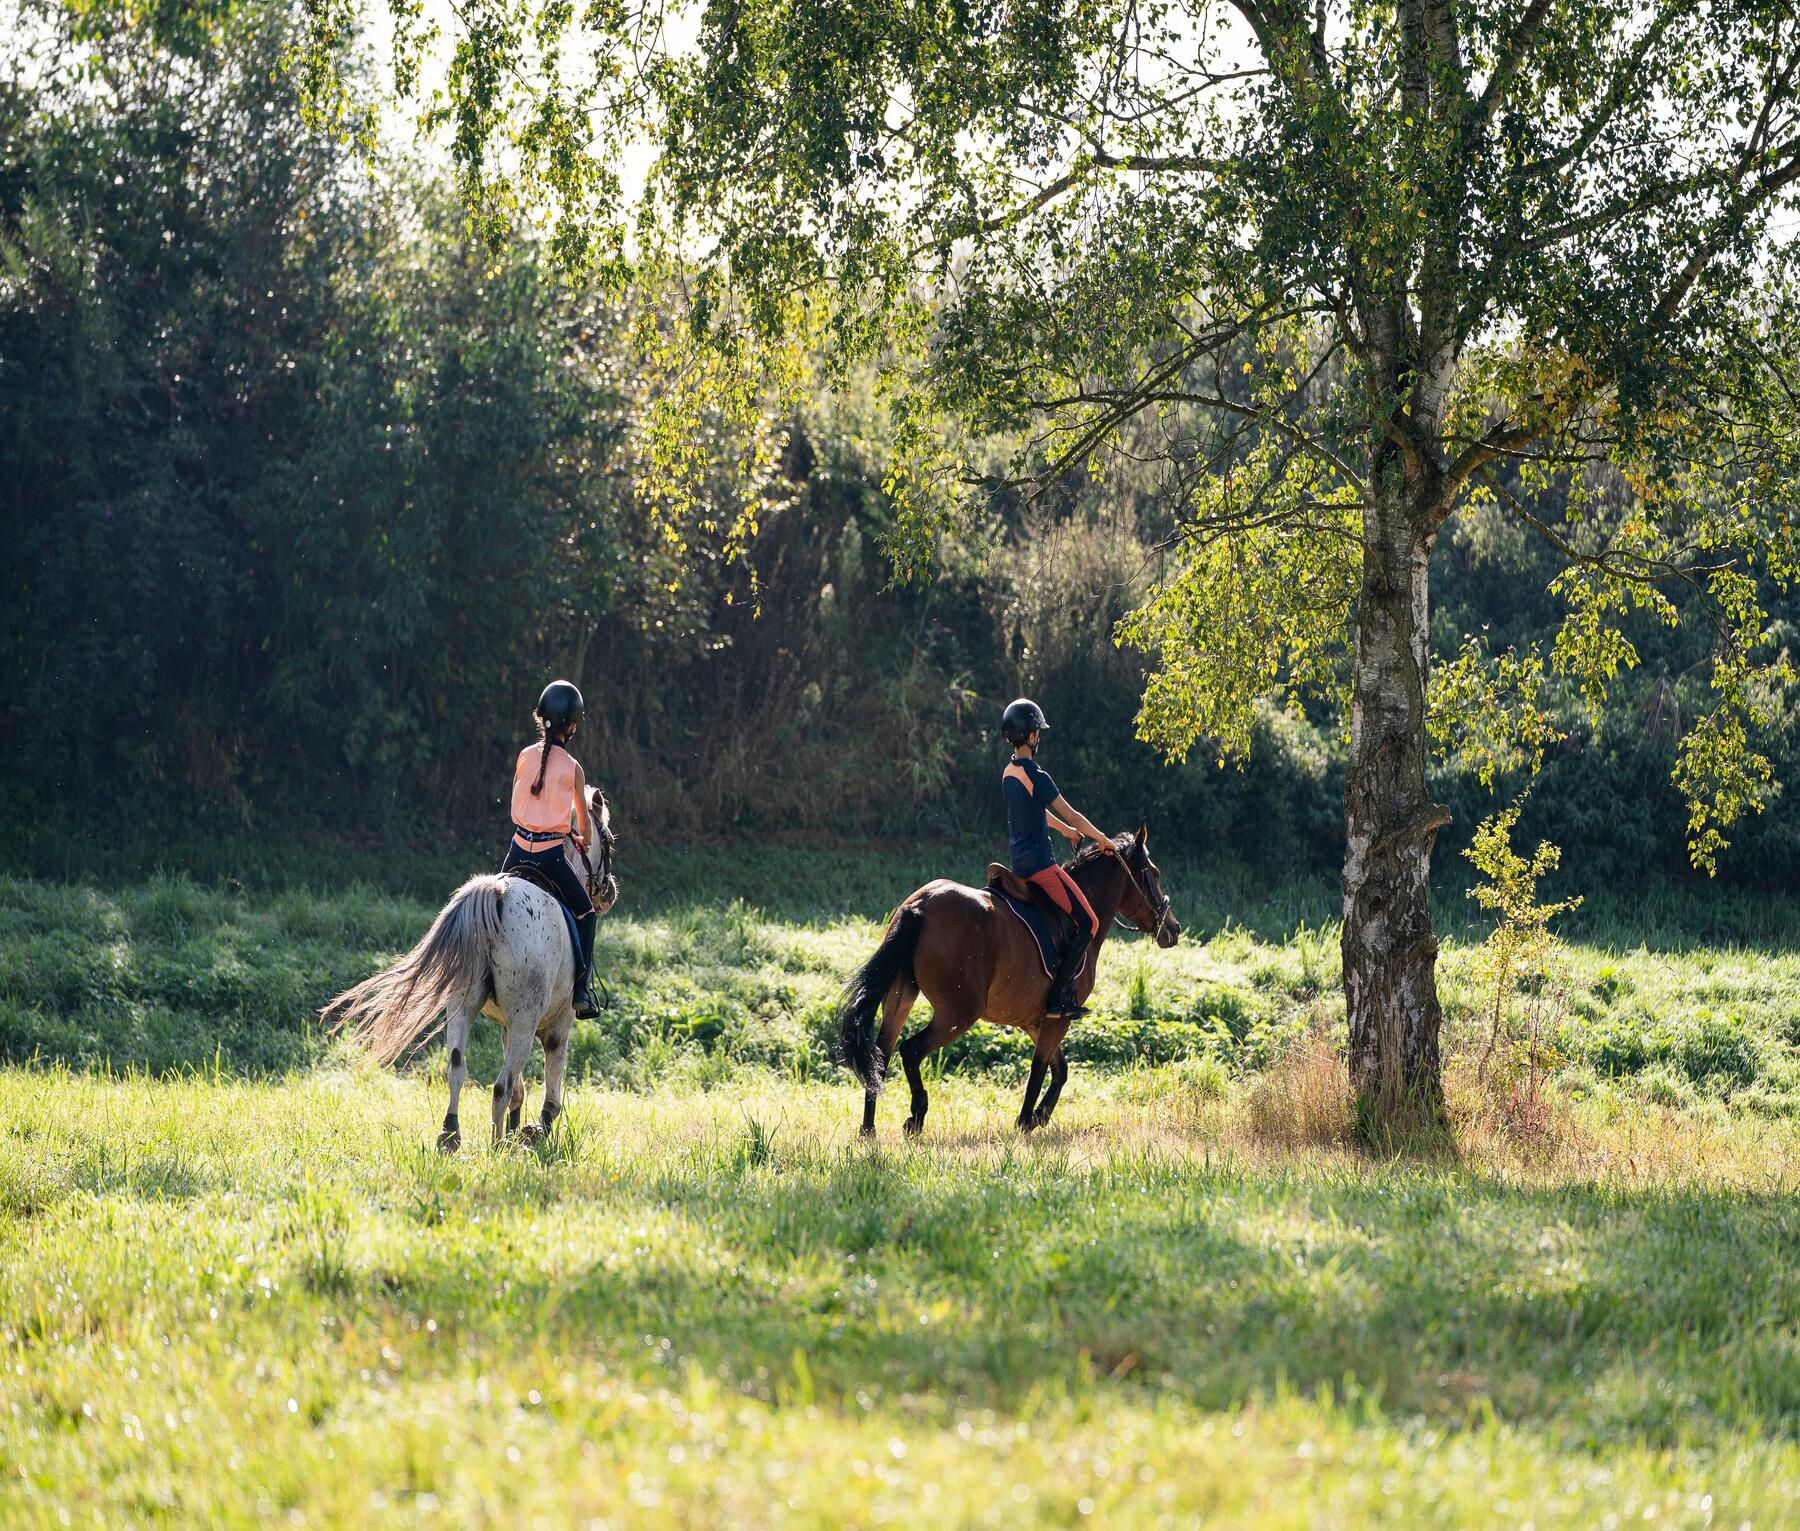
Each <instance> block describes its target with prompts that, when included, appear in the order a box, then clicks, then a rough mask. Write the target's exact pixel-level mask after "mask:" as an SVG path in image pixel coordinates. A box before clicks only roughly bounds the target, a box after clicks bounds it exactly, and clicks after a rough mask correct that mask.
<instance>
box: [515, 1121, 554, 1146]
mask: <svg viewBox="0 0 1800 1531" xmlns="http://www.w3.org/2000/svg"><path fill="white" fill-rule="evenodd" d="M549 1136H550V1134H549V1133H548V1132H546V1131H545V1130H544V1128H543V1126H542V1124H541V1123H538V1122H527V1123H526V1124H525V1125H524V1126H523V1127H521V1128H520V1129H519V1141H520V1142H521V1143H523V1144H524V1145H525V1146H526V1147H527V1148H535V1147H536V1146H537V1145H538V1144H539V1143H542V1142H543V1141H544V1139H545V1138H547V1137H549Z"/></svg>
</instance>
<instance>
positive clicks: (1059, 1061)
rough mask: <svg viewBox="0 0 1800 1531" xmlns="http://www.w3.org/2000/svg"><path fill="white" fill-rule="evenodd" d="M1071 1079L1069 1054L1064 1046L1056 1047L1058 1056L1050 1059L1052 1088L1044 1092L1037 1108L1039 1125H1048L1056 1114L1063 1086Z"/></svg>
mask: <svg viewBox="0 0 1800 1531" xmlns="http://www.w3.org/2000/svg"><path fill="white" fill-rule="evenodd" d="M1068 1079H1069V1055H1068V1053H1067V1052H1066V1051H1065V1050H1064V1049H1063V1048H1060V1047H1059V1048H1057V1049H1056V1056H1055V1057H1054V1058H1052V1059H1051V1060H1050V1088H1049V1089H1048V1090H1046V1091H1045V1092H1044V1099H1043V1103H1042V1104H1041V1105H1039V1107H1038V1108H1037V1125H1038V1126H1040V1127H1044V1126H1048V1125H1049V1122H1050V1118H1051V1116H1052V1115H1054V1114H1055V1111H1056V1103H1057V1101H1059V1100H1060V1099H1062V1089H1063V1086H1064V1085H1065V1084H1066V1083H1068Z"/></svg>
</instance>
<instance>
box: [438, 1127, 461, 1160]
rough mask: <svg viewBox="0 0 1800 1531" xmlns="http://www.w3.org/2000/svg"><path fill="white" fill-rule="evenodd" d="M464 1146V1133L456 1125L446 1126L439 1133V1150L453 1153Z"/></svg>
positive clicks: (443, 1152)
mask: <svg viewBox="0 0 1800 1531" xmlns="http://www.w3.org/2000/svg"><path fill="white" fill-rule="evenodd" d="M461 1147H462V1133H461V1132H460V1131H458V1130H457V1129H456V1128H454V1127H446V1128H445V1129H444V1130H443V1131H442V1132H440V1133H439V1134H438V1152H439V1153H441V1154H453V1153H455V1152H456V1151H457V1149H459V1148H461Z"/></svg>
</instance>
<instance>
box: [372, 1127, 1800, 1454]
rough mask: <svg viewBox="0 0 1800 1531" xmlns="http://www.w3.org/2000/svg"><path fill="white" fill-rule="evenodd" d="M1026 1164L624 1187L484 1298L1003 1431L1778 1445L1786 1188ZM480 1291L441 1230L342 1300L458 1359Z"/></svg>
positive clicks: (528, 1313) (827, 1161) (885, 1164)
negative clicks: (1037, 1408)
mask: <svg viewBox="0 0 1800 1531" xmlns="http://www.w3.org/2000/svg"><path fill="white" fill-rule="evenodd" d="M1024 1157H1025V1156H1024V1155H1021V1158H1020V1161H1019V1163H1020V1173H1019V1175H1018V1177H1017V1178H1016V1179H1015V1178H1011V1177H1010V1176H1009V1175H1008V1173H1007V1171H1006V1167H1005V1164H1004V1162H1003V1164H1002V1166H1001V1168H1000V1169H998V1170H995V1169H993V1168H992V1167H991V1166H990V1167H989V1169H988V1170H986V1171H982V1172H980V1173H978V1174H976V1175H975V1176H973V1177H972V1178H966V1179H965V1178H961V1177H954V1175H953V1174H952V1175H949V1176H946V1175H943V1174H941V1173H939V1172H935V1171H931V1170H926V1171H924V1172H923V1173H921V1171H920V1170H919V1168H918V1167H916V1166H909V1165H908V1164H907V1163H906V1162H905V1155H904V1154H896V1155H890V1154H888V1153H885V1152H883V1151H881V1150H875V1151H872V1152H848V1153H844V1154H840V1155H836V1156H820V1157H818V1158H814V1159H811V1160H808V1158H807V1157H806V1156H801V1157H800V1158H798V1159H795V1160H790V1161H789V1162H787V1163H785V1164H784V1163H782V1162H781V1161H780V1159H779V1157H778V1158H777V1160H776V1161H775V1162H774V1163H772V1164H770V1165H768V1166H766V1167H765V1168H763V1169H761V1170H757V1171H744V1172H736V1173H732V1172H726V1173H721V1172H719V1170H718V1169H717V1168H716V1166H715V1167H714V1168H712V1169H711V1170H706V1171H702V1170H700V1169H698V1168H696V1170H695V1171H693V1172H691V1173H689V1172H681V1171H676V1172H665V1173H663V1174H660V1175H658V1176H655V1177H654V1178H651V1179H647V1180H644V1181H641V1182H638V1183H635V1184H634V1183H630V1182H626V1183H622V1184H620V1185H617V1186H615V1187H611V1188H609V1189H607V1190H605V1191H603V1192H601V1193H599V1195H598V1198H597V1203H596V1204H595V1206H594V1209H593V1210H596V1211H597V1212H599V1213H600V1214H602V1215H604V1216H607V1217H610V1218H614V1219H617V1218H619V1217H624V1218H625V1219H626V1220H627V1221H630V1220H631V1219H633V1218H637V1217H640V1216H641V1217H643V1218H644V1219H645V1220H646V1221H650V1220H661V1222H662V1224H663V1225H664V1226H665V1228H666V1227H667V1225H668V1224H670V1223H671V1222H672V1223H673V1225H674V1231H673V1233H672V1234H665V1236H663V1237H655V1236H651V1237H648V1238H646V1240H645V1241H644V1242H643V1243H641V1244H639V1245H636V1246H633V1247H631V1248H630V1249H629V1251H628V1252H619V1253H616V1254H614V1255H609V1256H607V1257H605V1258H601V1259H596V1260H594V1261H592V1262H591V1263H589V1264H587V1265H585V1266H583V1267H580V1268H575V1269H570V1270H568V1271H567V1272H566V1274H565V1276H564V1277H563V1279H561V1280H559V1281H556V1282H554V1283H551V1282H547V1281H542V1280H539V1281H536V1282H534V1281H533V1280H532V1279H531V1278H530V1277H526V1278H525V1279H523V1280H521V1279H520V1277H519V1276H518V1274H517V1273H516V1272H514V1273H509V1275H508V1281H509V1286H508V1306H509V1308H510V1309H512V1310H513V1311H515V1312H518V1313H521V1314H522V1317H521V1318H520V1319H518V1320H515V1321H519V1322H523V1323H525V1324H527V1325H528V1326H529V1327H530V1331H531V1332H532V1333H533V1334H534V1336H535V1337H536V1340H537V1341H538V1343H539V1344H540V1345H543V1346H547V1347H548V1348H549V1349H550V1350H552V1351H555V1352H557V1353H563V1352H565V1351H568V1350H571V1349H572V1350H574V1351H576V1352H583V1351H587V1350H597V1351H598V1352H599V1353H601V1354H602V1355H604V1356H606V1357H607V1359H608V1360H609V1361H610V1362H612V1363H614V1364H617V1365H620V1366H623V1367H625V1368H627V1369H632V1368H642V1369H644V1370H645V1371H647V1372H653V1371H655V1370H656V1369H658V1368H666V1367H681V1366H685V1365H688V1364H690V1363H694V1364H698V1365H700V1366H701V1367H703V1368H705V1369H707V1370H708V1371H711V1372H716V1373H718V1374H720V1375H722V1376H725V1377H727V1378H729V1379H731V1380H732V1381H734V1382H737V1383H739V1384H741V1385H743V1386H745V1387H746V1388H747V1389H748V1390H750V1391H755V1392H760V1393H764V1394H767V1393H769V1392H770V1391H771V1390H776V1391H779V1389H780V1386H781V1384H782V1379H783V1378H786V1377H790V1376H791V1375H792V1374H793V1373H794V1371H795V1364H796V1363H795V1360H794V1358H795V1356H796V1354H797V1353H798V1354H800V1355H802V1356H803V1357H804V1366H805V1369H806V1371H807V1372H808V1374H809V1376H810V1377H811V1379H812V1383H811V1385H813V1386H815V1387H817V1388H818V1389H819V1390H820V1392H821V1394H822V1395H830V1396H832V1397H835V1398H837V1399H839V1400H840V1401H843V1402H844V1403H845V1405H846V1406H848V1403H849V1401H850V1400H853V1399H855V1398H856V1397H857V1396H858V1395H859V1394H875V1395H882V1394H885V1395H886V1396H887V1397H888V1398H889V1399H893V1398H895V1397H898V1396H911V1397H913V1398H914V1399H915V1400H916V1401H917V1402H918V1406H919V1407H921V1408H924V1409H926V1410H928V1411H929V1410H932V1409H940V1410H941V1409H947V1408H950V1407H952V1406H955V1407H969V1406H975V1407H981V1406H990V1407H995V1408H1001V1409H1013V1408H1015V1407H1017V1406H1018V1405H1019V1404H1020V1403H1021V1401H1022V1400H1023V1399H1024V1398H1025V1396H1026V1395H1028V1394H1029V1393H1031V1392H1032V1390H1034V1389H1037V1388H1040V1387H1045V1386H1048V1387H1051V1388H1053V1389H1056V1388H1067V1389H1072V1390H1080V1389H1081V1388H1084V1387H1088V1386H1096V1385H1097V1386H1099V1387H1101V1388H1102V1389H1105V1388H1110V1387H1124V1388H1130V1389H1150V1390H1154V1391H1165V1392H1170V1393H1173V1394H1176V1395H1178V1396H1181V1397H1183V1398H1185V1399H1188V1400H1190V1401H1191V1402H1193V1403H1195V1404H1197V1405H1199V1406H1202V1407H1206V1408H1211V1409H1230V1408H1235V1407H1238V1406H1240V1405H1242V1404H1244V1403H1245V1402H1246V1401H1248V1400H1250V1399H1251V1398H1253V1397H1255V1396H1266V1395H1269V1394H1271V1393H1274V1392H1277V1391H1279V1390H1281V1389H1283V1388H1292V1389H1296V1390H1299V1391H1300V1392H1302V1393H1306V1394H1322V1393H1327V1392H1330V1393H1334V1394H1335V1395H1336V1396H1339V1397H1342V1396H1343V1393H1344V1389H1345V1387H1346V1384H1349V1385H1351V1386H1353V1387H1354V1388H1356V1389H1359V1390H1360V1391H1361V1393H1362V1394H1363V1395H1364V1396H1365V1397H1366V1398H1370V1399H1375V1400H1379V1408H1380V1409H1381V1410H1382V1411H1383V1412H1385V1413H1386V1414H1388V1415H1389V1416H1393V1417H1414V1418H1418V1419H1421V1420H1425V1421H1429V1422H1432V1423H1439V1424H1445V1425H1449V1426H1452V1427H1454V1426H1458V1425H1460V1424H1462V1423H1463V1422H1464V1421H1465V1420H1466V1419H1468V1418H1470V1417H1472V1414H1473V1413H1477V1412H1479V1408H1478V1404H1477V1401H1478V1400H1481V1401H1485V1403H1491V1405H1492V1407H1493V1408H1494V1409H1495V1410H1496V1411H1497V1412H1498V1413H1499V1414H1500V1415H1501V1416H1502V1417H1503V1418H1507V1419H1509V1420H1512V1421H1514V1422H1519V1423H1527V1424H1533V1425H1536V1426H1538V1427H1541V1428H1545V1429H1549V1430H1552V1431H1554V1432H1557V1433H1558V1434H1562V1435H1568V1436H1572V1437H1573V1438H1576V1439H1584V1438H1585V1439H1591V1440H1594V1441H1599V1440H1618V1441H1634V1442H1639V1443H1642V1444H1644V1445H1647V1446H1650V1447H1653V1448H1658V1449H1660V1448H1664V1447H1668V1446H1672V1445H1675V1444H1677V1443H1678V1442H1682V1441H1689V1442H1704V1441H1706V1440H1707V1439H1708V1438H1709V1437H1710V1436H1711V1435H1712V1434H1713V1433H1714V1432H1715V1431H1716V1430H1717V1429H1719V1428H1720V1427H1729V1428H1737V1429H1747V1430H1753V1431H1755V1432H1757V1433H1760V1434H1763V1435H1770V1436H1783V1437H1792V1436H1795V1435H1796V1434H1800V1347H1797V1346H1796V1344H1795V1330H1794V1325H1795V1323H1796V1321H1797V1320H1800V1278H1797V1277H1796V1274H1795V1272H1794V1268H1793V1262H1792V1259H1791V1254H1792V1250H1793V1248H1794V1247H1795V1246H1796V1241H1800V1207H1796V1205H1795V1204H1794V1202H1793V1200H1792V1199H1791V1198H1779V1197H1774V1196H1761V1195H1754V1194H1748V1193H1743V1192H1726V1191H1701V1190H1656V1191H1631V1192H1627V1191H1623V1190H1618V1189H1612V1188H1596V1187H1570V1188H1556V1189H1542V1190H1524V1191H1521V1190H1518V1189H1515V1188H1511V1187H1508V1186H1505V1185H1502V1184H1500V1183H1498V1182H1496V1181H1491V1180H1486V1179H1483V1178H1480V1177H1476V1176H1470V1175H1461V1174H1419V1173H1398V1174H1393V1175H1374V1176H1366V1177H1359V1176H1355V1175H1343V1176H1340V1177H1338V1178H1335V1179H1334V1178H1332V1177H1331V1176H1330V1175H1329V1174H1325V1175H1323V1176H1320V1177H1302V1176H1298V1175H1285V1174H1280V1173H1277V1174H1275V1175H1272V1176H1265V1175H1245V1174H1242V1173H1240V1172H1237V1171H1235V1170H1233V1169H1232V1168H1231V1167H1230V1166H1229V1165H1220V1166H1216V1167H1214V1168H1211V1169H1203V1168H1201V1167H1198V1166H1194V1165H1192V1164H1188V1165H1182V1166H1175V1165H1170V1164H1162V1163H1158V1162H1156V1161H1154V1160H1150V1159H1146V1160H1144V1161H1142V1162H1141V1163H1139V1164H1137V1165H1135V1166H1126V1167H1124V1168H1122V1169H1119V1170H1116V1171H1114V1170H1109V1171H1102V1172H1098V1173H1094V1174H1089V1175H1080V1176H1071V1177H1069V1178H1068V1179H1066V1180H1059V1179H1058V1178H1057V1177H1056V1176H1055V1175H1054V1174H1051V1175H1046V1174H1045V1173H1044V1171H1043V1166H1042V1165H1039V1166H1036V1167H1035V1169H1034V1170H1028V1169H1026V1168H1025V1166H1024V1163H1023V1159H1024ZM941 1168H942V1167H941V1166H940V1169H941ZM577 1200H580V1198H575V1197H571V1198H570V1199H569V1201H570V1204H571V1211H574V1210H575V1205H574V1203H575V1202H576V1201H577ZM665 1247H666V1248H668V1249H669V1250H670V1252H669V1253H666V1254H664V1253H659V1252H658V1251H659V1249H660V1248H665ZM695 1248H699V1249H702V1250H704V1251H705V1252H706V1254H705V1258H704V1259H702V1260H699V1261H698V1262H695V1261H694V1260H693V1259H692V1257H691V1254H687V1253H684V1252H685V1251H691V1250H693V1249H695ZM492 1276H493V1271H492V1269H491V1265H490V1263H489V1256H488V1255H486V1254H484V1253H483V1252H482V1251H481V1250H480V1249H478V1248H475V1247H464V1246H463V1245H461V1244H460V1243H459V1241H458V1239H457V1237H456V1227H455V1222H454V1220H453V1221H452V1223H451V1224H450V1225H449V1226H448V1227H447V1228H446V1230H445V1237H444V1238H443V1239H442V1240H441V1241H440V1242H437V1243H436V1244H434V1245H433V1246H431V1247H430V1249H429V1250H427V1249H424V1248H420V1247H418V1246H414V1248H413V1251H412V1254H411V1255H410V1256H409V1261H408V1263H407V1264H406V1266H405V1267H404V1268H402V1269H398V1270H394V1271H388V1272H383V1280H382V1281H381V1282H371V1283H367V1284H365V1286H364V1288H363V1294H362V1300H363V1301H364V1302H365V1303H367V1304H369V1306H370V1307H371V1308H374V1309H380V1310H385V1309H389V1308H393V1309H395V1310H398V1309H402V1308H403V1309H405V1310H406V1311H409V1312H415V1313H417V1312H431V1313H442V1312H448V1311H456V1310H458V1309H461V1310H463V1311H464V1312H465V1313H466V1314H468V1315H469V1316H468V1318H467V1319H466V1322H467V1323H468V1324H469V1326H470V1328H471V1329H473V1330H475V1331H477V1333H475V1334H471V1336H470V1339H471V1340H479V1339H480V1338H482V1336H481V1335H480V1333H479V1331H481V1330H482V1328H483V1320H482V1319H481V1318H480V1317H479V1316H478V1315H477V1314H476V1312H475V1310H473V1309H471V1308H470V1306H469V1303H470V1293H471V1291H479V1290H481V1289H482V1288H483V1287H484V1284H486V1283H488V1282H490V1281H491V1279H492ZM487 1338H491V1339H492V1340H493V1341H494V1342H496V1343H498V1342H500V1341H501V1339H502V1338H503V1336H502V1335H501V1334H500V1332H499V1330H498V1329H496V1330H495V1332H494V1333H493V1334H492V1335H490V1336H487ZM1485 1403H1483V1404H1481V1405H1480V1407H1485Z"/></svg>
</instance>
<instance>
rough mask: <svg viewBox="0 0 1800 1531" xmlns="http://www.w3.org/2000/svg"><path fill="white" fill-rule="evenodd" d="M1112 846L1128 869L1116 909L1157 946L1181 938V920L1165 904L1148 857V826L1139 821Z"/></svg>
mask: <svg viewBox="0 0 1800 1531" xmlns="http://www.w3.org/2000/svg"><path fill="white" fill-rule="evenodd" d="M1113 848H1114V850H1116V851H1117V852H1118V855H1119V859H1120V860H1121V861H1123V862H1124V863H1125V870H1126V871H1127V872H1128V873H1130V875H1129V876H1128V877H1127V878H1126V879H1125V897H1124V898H1123V899H1121V900H1120V901H1119V913H1120V914H1121V915H1123V916H1124V917H1125V918H1126V919H1127V920H1129V921H1130V922H1131V923H1132V924H1133V925H1135V926H1137V928H1138V929H1139V930H1141V931H1142V932H1143V933H1144V934H1145V935H1147V936H1155V937H1156V944H1157V945H1158V946H1162V947H1169V946H1173V945H1174V944H1175V943H1176V942H1177V941H1179V940H1180V939H1181V921H1180V920H1178V919H1176V918H1175V911H1174V910H1173V909H1171V908H1170V907H1169V900H1168V899H1167V898H1166V897H1165V896H1164V894H1163V890H1162V873H1161V872H1159V871H1158V870H1157V867H1156V863H1155V862H1154V861H1152V860H1151V859H1150V845H1149V831H1148V826H1147V825H1144V824H1139V825H1138V828H1137V833H1136V834H1135V835H1120V836H1119V838H1118V839H1117V840H1115V841H1114V842H1113Z"/></svg>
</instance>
